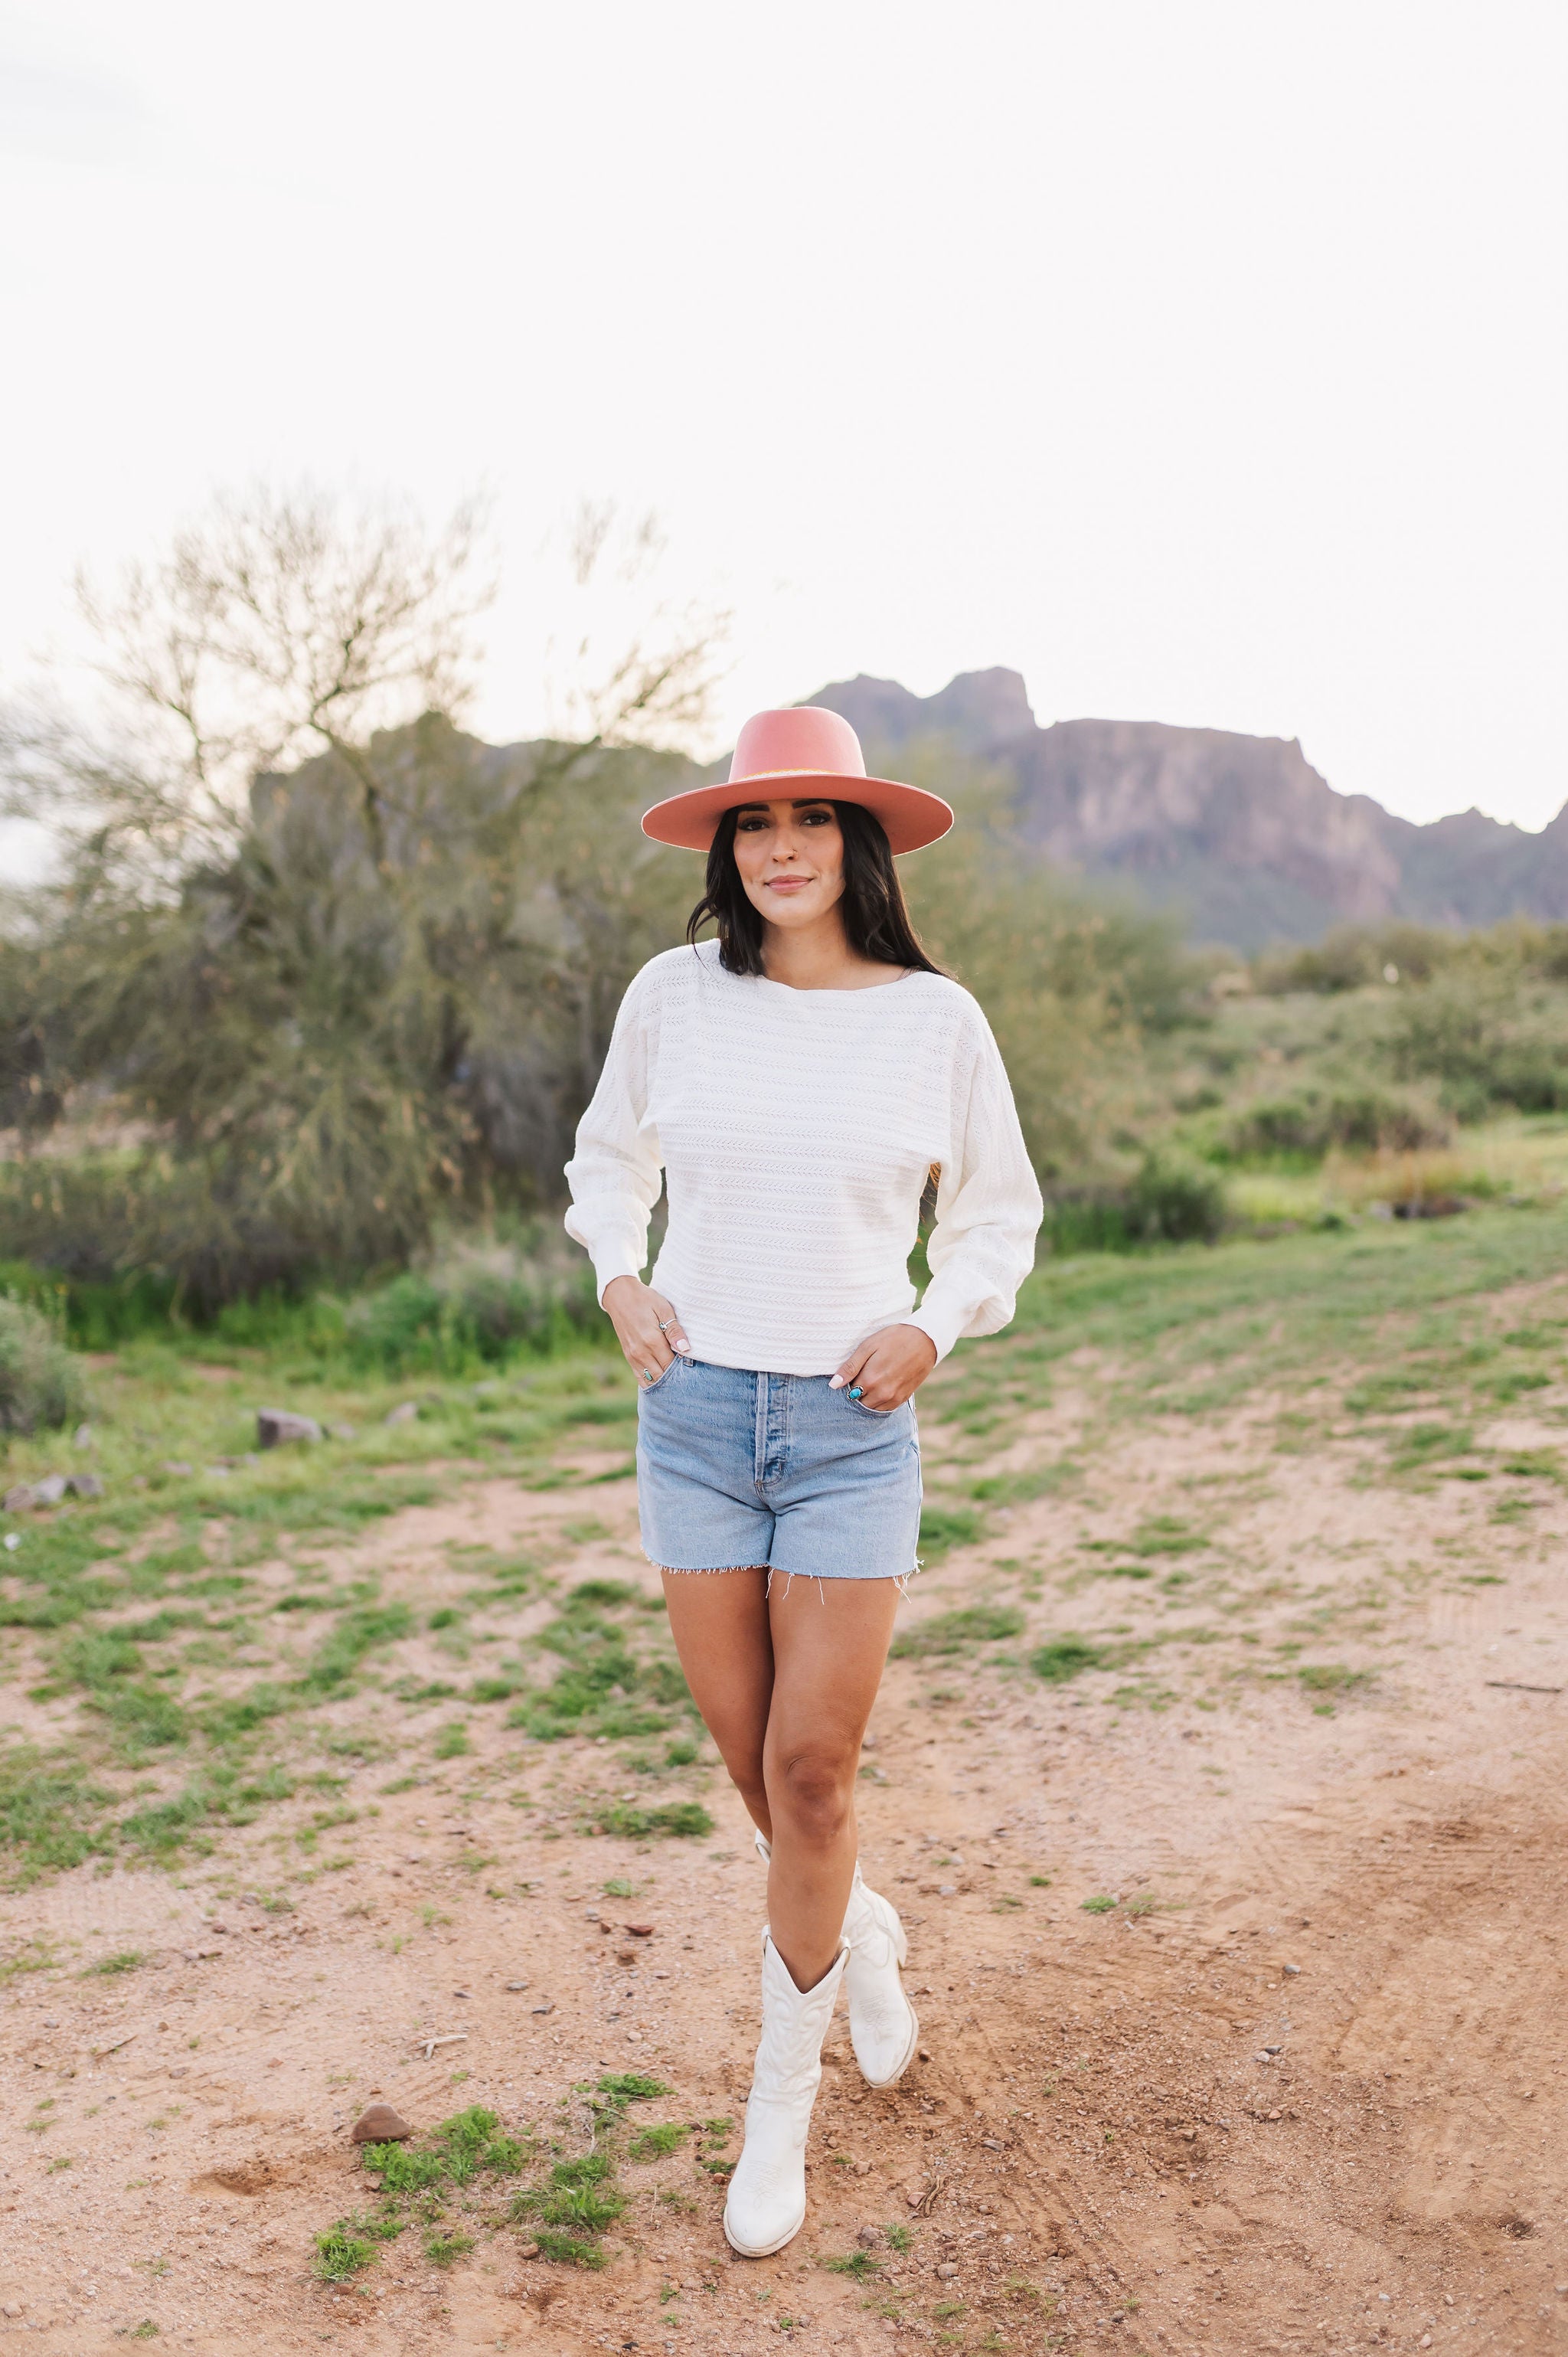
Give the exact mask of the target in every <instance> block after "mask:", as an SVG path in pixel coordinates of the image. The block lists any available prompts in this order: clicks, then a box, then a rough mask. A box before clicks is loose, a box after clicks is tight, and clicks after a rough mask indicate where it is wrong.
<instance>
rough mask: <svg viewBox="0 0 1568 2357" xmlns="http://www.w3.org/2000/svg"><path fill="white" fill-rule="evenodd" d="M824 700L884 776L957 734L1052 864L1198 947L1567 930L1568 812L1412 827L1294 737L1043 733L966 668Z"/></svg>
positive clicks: (1012, 688)
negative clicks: (1350, 927)
mask: <svg viewBox="0 0 1568 2357" xmlns="http://www.w3.org/2000/svg"><path fill="white" fill-rule="evenodd" d="M808 701H810V702H811V703H812V704H825V705H830V706H831V707H832V710H833V711H835V712H842V713H843V716H844V717H845V719H846V720H849V721H850V722H852V723H853V725H854V727H855V728H856V729H857V730H858V731H859V733H860V737H861V739H862V741H863V743H864V744H865V748H866V754H867V759H868V760H870V761H872V762H873V764H874V765H875V759H877V758H878V757H880V758H883V759H887V760H894V759H897V755H898V753H899V752H900V751H901V750H902V749H903V748H905V747H907V746H908V745H910V744H912V743H914V742H916V741H917V740H918V739H922V738H931V737H945V738H946V739H947V740H948V741H949V742H950V744H951V745H953V746H954V748H956V749H958V750H959V751H961V752H962V753H964V754H966V755H969V756H972V757H978V758H979V759H981V760H983V761H984V762H985V763H986V764H987V765H988V766H989V767H992V768H995V769H1000V770H1004V771H1006V772H1007V773H1008V774H1010V775H1011V776H1012V778H1013V779H1014V780H1015V781H1016V784H1017V789H1018V814H1019V821H1020V826H1021V831H1022V834H1023V837H1024V840H1025V841H1026V843H1029V844H1032V845H1036V846H1037V847H1038V850H1039V852H1040V854H1041V856H1043V857H1045V858H1047V859H1050V860H1052V861H1055V862H1057V863H1058V864H1059V865H1060V866H1064V867H1069V868H1073V869H1076V870H1077V871H1079V873H1081V874H1083V875H1087V876H1102V877H1119V878H1121V879H1122V880H1124V881H1126V882H1128V883H1130V884H1132V885H1133V886H1134V887H1135V888H1136V889H1137V890H1138V891H1139V892H1140V893H1141V894H1143V895H1144V897H1145V898H1146V899H1150V900H1152V901H1155V902H1156V903H1158V904H1159V905H1161V906H1163V907H1174V908H1179V909H1181V910H1182V911H1183V912H1184V913H1185V915H1186V916H1187V919H1188V920H1189V922H1190V924H1191V927H1192V931H1193V933H1194V935H1195V936H1196V937H1197V939H1198V940H1200V941H1218V942H1230V943H1232V944H1233V945H1234V946H1235V947H1236V948H1238V949H1243V950H1251V949H1259V948H1261V947H1262V945H1263V944H1264V942H1270V941H1279V940H1287V941H1299V942H1308V941H1315V940H1316V939H1317V938H1318V937H1319V936H1320V935H1321V934H1322V933H1324V932H1326V931H1327V930H1328V928H1329V927H1330V926H1331V925H1335V924H1338V923H1342V922H1345V921H1346V920H1369V919H1373V918H1380V917H1391V916H1400V917H1412V918H1415V919H1417V920H1420V921H1422V922H1424V923H1428V924H1439V925H1452V926H1455V927H1462V926H1470V925H1489V924H1494V923H1496V922H1497V920H1498V919H1499V918H1502V917H1508V916H1515V915H1522V916H1530V917H1538V918H1547V919H1558V920H1568V803H1565V804H1564V805H1563V810H1562V811H1560V812H1559V813H1558V815H1557V817H1556V818H1555V819H1553V821H1552V824H1551V825H1550V826H1549V827H1547V828H1545V829H1544V830H1543V832H1542V833H1541V834H1526V833H1525V831H1524V830H1523V828H1521V827H1517V826H1503V825H1500V824H1499V823H1498V821H1497V820H1496V819H1490V818H1485V817H1483V816H1482V814H1481V813H1480V812H1479V811H1477V810H1469V811H1464V812H1461V813H1457V814H1456V815H1455V816H1454V817H1452V818H1443V819H1438V820H1436V821H1434V823H1432V824H1431V825H1428V826H1414V825H1412V823H1410V821H1409V820H1407V819H1402V818H1394V817H1393V816H1391V813H1389V812H1388V811H1386V810H1384V809H1383V808H1382V807H1381V805H1380V804H1379V803H1377V802H1372V801H1370V800H1369V798H1368V797H1367V796H1366V795H1365V794H1340V793H1337V792H1336V791H1335V790H1334V788H1333V787H1332V786H1331V785H1330V784H1329V783H1328V781H1327V780H1326V778H1323V777H1320V776H1319V775H1318V772H1317V771H1316V770H1315V769H1314V768H1313V767H1312V765H1311V763H1310V762H1309V761H1308V760H1307V759H1306V758H1305V754H1304V753H1303V752H1302V749H1301V747H1300V745H1299V744H1297V743H1296V742H1295V741H1294V739H1293V740H1292V741H1291V743H1289V744H1286V743H1285V741H1284V740H1283V737H1238V736H1233V735H1231V734H1230V733H1229V732H1228V731H1226V730H1224V729H1220V728H1170V727H1166V726H1164V725H1163V724H1162V723H1161V722H1159V721H1155V720H1058V721H1057V722H1056V723H1055V724H1054V726H1051V727H1049V728H1041V727H1039V726H1037V725H1036V720H1035V716H1034V713H1033V712H1032V711H1031V710H1030V707H1029V699H1028V696H1027V694H1026V691H1025V686H1024V682H1023V680H1022V679H1021V678H1020V677H1019V675H1018V673H1016V672H1015V671H979V672H963V673H960V675H959V677H958V678H957V679H955V680H953V681H951V682H950V684H949V685H948V686H946V687H944V688H943V689H942V691H941V693H940V694H938V695H928V696H918V695H911V694H910V693H909V691H908V688H904V687H900V686H899V685H898V684H897V682H896V681H894V680H886V679H867V678H865V677H864V676H863V677H861V678H859V679H852V680H846V681H842V682H840V683H837V684H835V685H833V686H831V687H824V688H822V689H821V690H820V691H819V693H818V694H815V695H813V696H811V697H810V698H809V699H808Z"/></svg>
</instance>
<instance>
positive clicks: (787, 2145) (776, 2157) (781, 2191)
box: [725, 1934, 845, 2259]
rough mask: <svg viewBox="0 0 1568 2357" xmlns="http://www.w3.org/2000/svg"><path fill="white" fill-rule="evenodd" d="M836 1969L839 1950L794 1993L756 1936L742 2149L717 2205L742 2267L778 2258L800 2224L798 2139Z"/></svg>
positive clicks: (801, 2144) (801, 2155) (818, 2076)
mask: <svg viewBox="0 0 1568 2357" xmlns="http://www.w3.org/2000/svg"><path fill="white" fill-rule="evenodd" d="M844 1962H845V1957H844V1951H843V1949H842V1948H841V1949H840V1951H839V1953H838V1955H837V1956H836V1957H835V1959H834V1961H833V1964H832V1968H831V1970H829V1971H828V1972H826V1973H825V1974H824V1975H822V1979H821V1980H820V1981H819V1982H818V1983H817V1985H816V1986H815V1988H810V1989H806V1990H804V1991H802V1990H800V1989H798V1988H797V1987H796V1986H795V1984H794V1982H793V1980H792V1979H791V1978H790V1976H789V1966H788V1965H787V1964H785V1962H784V1959H783V1957H782V1956H781V1955H780V1954H779V1951H778V1949H777V1948H776V1947H775V1946H774V1944H773V1943H772V1941H771V1940H770V1939H769V1938H768V1937H767V1935H766V1934H765V1935H764V1938H763V1943H762V2036H761V2038H760V2040H758V2041H757V2061H756V2063H755V2064H754V2065H753V2069H752V2079H751V2093H750V2095H749V2097H748V2098H747V2101H746V2144H745V2147H744V2148H743V2149H742V2152H741V2156H740V2159H739V2160H738V2162H737V2163H736V2172H735V2175H734V2176H733V2177H732V2178H731V2179H730V2181H729V2199H728V2201H726V2202H725V2239H726V2241H727V2242H728V2244H729V2245H730V2248H731V2249H732V2250H736V2251H738V2252H739V2253H740V2255H741V2257H742V2258H743V2259H765V2258H767V2256H768V2254H769V2252H771V2251H781V2250H782V2249H783V2247H784V2245H785V2244H786V2243H789V2242H792V2241H793V2240H794V2238H795V2236H796V2235H797V2234H798V2233H800V2228H801V2227H802V2225H803V2224H804V2223H805V2219H806V2131H807V2129H808V2128H809V2127H810V2126H811V2106H812V2104H814V2103H815V2102H816V2100H817V2089H818V2086H819V2085H820V2084H821V2082H822V2040H823V2039H824V2038H825V2037H826V2035H827V2029H828V2024H829V2022H830V2021H831V2020H832V2016H833V2007H834V2006H835V2005H836V2004H837V2002H838V1993H839V1983H840V1981H842V1980H843V1969H844Z"/></svg>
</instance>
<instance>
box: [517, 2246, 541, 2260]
mask: <svg viewBox="0 0 1568 2357" xmlns="http://www.w3.org/2000/svg"><path fill="white" fill-rule="evenodd" d="M538 2256H539V2245H538V2244H537V2243H524V2244H523V2246H522V2248H521V2251H520V2252H519V2253H518V2257H519V2258H520V2259H536V2258H537V2257H538Z"/></svg>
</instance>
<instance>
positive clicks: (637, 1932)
mask: <svg viewBox="0 0 1568 2357" xmlns="http://www.w3.org/2000/svg"><path fill="white" fill-rule="evenodd" d="M621 1928H622V1929H623V1931H627V1932H630V1933H631V1936H632V1938H633V1939H634V1940H651V1939H652V1937H653V1926H652V1924H651V1923H627V1924H623V1925H622V1927H621Z"/></svg>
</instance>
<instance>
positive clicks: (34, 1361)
mask: <svg viewBox="0 0 1568 2357" xmlns="http://www.w3.org/2000/svg"><path fill="white" fill-rule="evenodd" d="M86 1405H87V1394H86V1388H85V1386H84V1384H83V1383H82V1379H81V1370H80V1368H79V1367H78V1366H77V1364H76V1361H74V1359H72V1357H71V1355H70V1351H68V1350H67V1349H66V1347H65V1345H64V1343H63V1342H62V1341H61V1340H60V1339H59V1333H58V1332H57V1330H56V1329H55V1328H54V1327H53V1326H52V1325H51V1324H50V1322H49V1320H48V1318H45V1317H44V1316H43V1314H42V1313H41V1312H40V1311H39V1310H37V1309H32V1308H28V1306H27V1303H26V1302H23V1301H12V1300H7V1299H6V1298H5V1297H4V1296H0V1434H4V1433H8V1432H24V1433H25V1432H40V1431H46V1430H58V1428H59V1426H61V1425H64V1424H70V1423H73V1422H74V1421H75V1420H76V1419H77V1418H78V1417H79V1416H80V1415H81V1414H82V1412H83V1410H84V1409H85V1407H86Z"/></svg>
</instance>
